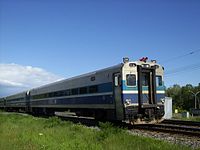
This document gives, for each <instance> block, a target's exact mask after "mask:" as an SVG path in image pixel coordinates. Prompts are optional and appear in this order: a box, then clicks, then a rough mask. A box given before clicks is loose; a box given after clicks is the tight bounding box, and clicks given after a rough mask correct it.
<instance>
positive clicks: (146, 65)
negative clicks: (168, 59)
mask: <svg viewBox="0 0 200 150" xmlns="http://www.w3.org/2000/svg"><path fill="white" fill-rule="evenodd" d="M142 67H143V68H150V65H149V64H142Z"/></svg>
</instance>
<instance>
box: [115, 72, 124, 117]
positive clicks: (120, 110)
mask: <svg viewBox="0 0 200 150" xmlns="http://www.w3.org/2000/svg"><path fill="white" fill-rule="evenodd" d="M121 78H122V77H121V74H120V73H115V74H114V75H113V80H114V99H115V110H116V119H117V120H123V119H124V107H123V104H122V95H121V93H122V89H121V86H122V85H121V82H122V81H121Z"/></svg>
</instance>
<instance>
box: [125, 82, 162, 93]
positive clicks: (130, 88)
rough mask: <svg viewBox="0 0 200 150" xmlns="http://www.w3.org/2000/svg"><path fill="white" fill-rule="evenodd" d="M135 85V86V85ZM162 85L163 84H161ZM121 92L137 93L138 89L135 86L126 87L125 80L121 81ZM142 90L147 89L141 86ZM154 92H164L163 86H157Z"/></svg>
mask: <svg viewBox="0 0 200 150" xmlns="http://www.w3.org/2000/svg"><path fill="white" fill-rule="evenodd" d="M136 85H137V84H136ZM163 85H164V84H163ZM122 90H127V91H130V90H134V91H138V87H137V86H133V87H130V86H127V85H126V81H125V80H123V81H122ZM142 90H144V91H145V90H146V91H147V90H148V87H145V86H143V87H142ZM156 90H157V91H164V90H165V86H158V87H156Z"/></svg>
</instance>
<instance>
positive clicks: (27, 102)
mask: <svg viewBox="0 0 200 150" xmlns="http://www.w3.org/2000/svg"><path fill="white" fill-rule="evenodd" d="M25 101H26V112H27V113H30V112H31V107H30V92H29V91H27V92H26V99H25Z"/></svg>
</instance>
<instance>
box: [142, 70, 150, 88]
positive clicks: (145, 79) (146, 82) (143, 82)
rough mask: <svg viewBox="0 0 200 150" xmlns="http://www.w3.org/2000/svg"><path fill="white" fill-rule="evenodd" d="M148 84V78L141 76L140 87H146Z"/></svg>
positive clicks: (144, 75) (146, 75) (145, 75)
mask: <svg viewBox="0 0 200 150" xmlns="http://www.w3.org/2000/svg"><path fill="white" fill-rule="evenodd" d="M148 83H149V76H148V74H145V73H143V74H142V86H148Z"/></svg>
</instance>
